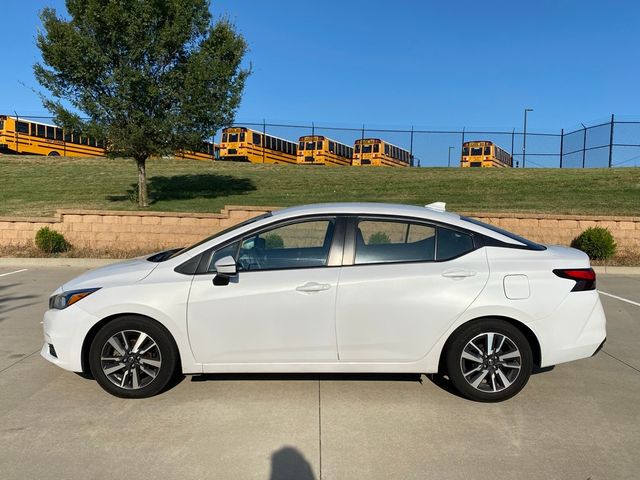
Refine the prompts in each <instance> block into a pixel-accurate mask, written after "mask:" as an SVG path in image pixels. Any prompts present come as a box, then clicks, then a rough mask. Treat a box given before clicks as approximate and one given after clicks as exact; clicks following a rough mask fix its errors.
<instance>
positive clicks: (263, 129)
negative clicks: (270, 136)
mask: <svg viewBox="0 0 640 480" xmlns="http://www.w3.org/2000/svg"><path fill="white" fill-rule="evenodd" d="M266 136H267V121H266V120H265V119H264V118H263V119H262V163H264V150H265V145H266V140H267V139H266Z"/></svg>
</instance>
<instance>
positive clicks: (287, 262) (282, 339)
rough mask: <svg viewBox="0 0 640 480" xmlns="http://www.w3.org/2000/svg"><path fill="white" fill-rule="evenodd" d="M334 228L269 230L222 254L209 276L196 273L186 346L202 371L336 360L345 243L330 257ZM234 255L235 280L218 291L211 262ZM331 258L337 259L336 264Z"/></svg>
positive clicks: (320, 223) (330, 224) (311, 222)
mask: <svg viewBox="0 0 640 480" xmlns="http://www.w3.org/2000/svg"><path fill="white" fill-rule="evenodd" d="M335 225H336V219H335V218H332V217H328V218H327V217H323V218H313V219H305V220H298V221H297V222H293V223H291V222H289V223H287V224H279V225H278V226H271V227H269V228H268V229H267V230H263V231H260V232H257V233H252V234H250V235H249V236H246V237H244V238H242V239H238V240H237V241H234V242H233V243H231V244H229V245H227V246H226V247H224V248H221V249H218V250H217V251H216V252H215V253H214V254H213V255H212V257H211V260H210V262H209V265H210V267H209V271H208V272H207V273H204V274H199V275H198V274H197V275H194V277H193V282H192V285H191V291H190V295H189V305H188V314H187V317H188V329H189V340H190V343H191V347H192V349H193V354H194V356H195V358H196V359H197V361H199V362H201V363H203V364H205V366H204V368H205V371H207V366H206V364H220V363H289V362H291V363H300V362H330V361H334V362H335V361H337V349H336V339H335V315H334V312H335V296H336V287H337V282H338V275H339V270H340V269H339V267H338V265H337V263H338V262H339V260H340V258H341V255H342V250H341V248H342V243H341V240H340V242H339V243H340V245H339V248H340V251H339V252H336V253H334V251H331V247H332V239H333V233H334V231H335V230H336V229H335ZM334 248H337V247H334ZM229 255H230V256H233V257H234V258H235V259H236V260H237V267H238V274H237V275H236V276H233V277H231V278H230V279H229V283H228V284H227V285H214V282H213V280H214V278H215V277H216V272H215V268H214V264H215V262H216V261H217V260H219V259H221V258H222V257H225V256H229ZM330 258H337V260H336V261H335V266H330V264H331V263H333V261H330ZM217 283H220V282H217ZM209 370H215V366H214V368H212V369H209Z"/></svg>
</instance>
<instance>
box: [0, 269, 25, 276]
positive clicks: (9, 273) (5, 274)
mask: <svg viewBox="0 0 640 480" xmlns="http://www.w3.org/2000/svg"><path fill="white" fill-rule="evenodd" d="M27 270H29V269H28V268H23V269H22V270H16V271H15V272H7V273H0V277H6V276H7V275H13V274H14V273H20V272H26V271H27Z"/></svg>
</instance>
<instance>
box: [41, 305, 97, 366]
mask: <svg viewBox="0 0 640 480" xmlns="http://www.w3.org/2000/svg"><path fill="white" fill-rule="evenodd" d="M98 320H99V319H98V318H97V317H94V316H93V315H90V314H88V313H87V312H85V311H84V310H82V309H81V308H79V307H77V306H76V305H71V306H70V307H68V308H65V309H64V310H47V312H46V313H45V314H44V320H43V322H42V323H43V329H44V345H43V346H42V350H41V351H40V355H41V356H42V357H43V358H45V359H46V360H48V361H50V362H51V363H53V364H55V365H57V366H59V367H61V368H64V369H65V370H70V371H72V372H82V345H83V343H84V339H85V338H86V336H87V333H89V330H90V329H91V327H93V326H94V325H95V324H96V323H97V322H98ZM51 345H53V351H52V349H51V347H50V346H51ZM54 352H55V355H53V353H54Z"/></svg>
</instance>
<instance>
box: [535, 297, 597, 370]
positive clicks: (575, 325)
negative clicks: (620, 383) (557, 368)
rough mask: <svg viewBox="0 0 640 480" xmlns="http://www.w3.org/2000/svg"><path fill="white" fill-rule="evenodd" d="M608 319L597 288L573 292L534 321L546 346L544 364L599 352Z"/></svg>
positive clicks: (579, 357)
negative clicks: (548, 314) (551, 311)
mask: <svg viewBox="0 0 640 480" xmlns="http://www.w3.org/2000/svg"><path fill="white" fill-rule="evenodd" d="M606 324H607V319H606V317H605V314H604V310H603V308H602V304H601V303H600V297H599V295H598V292H597V291H596V290H593V291H590V292H574V293H570V294H569V295H568V297H567V299H566V300H565V302H563V304H562V305H561V306H560V307H559V308H558V309H557V310H556V311H555V312H554V313H553V314H552V315H551V316H549V317H547V318H545V319H543V320H538V321H535V322H531V323H530V324H528V325H529V327H531V328H532V330H534V333H535V334H536V336H537V337H538V340H539V342H540V348H541V350H542V358H541V365H540V366H541V367H548V366H551V365H557V364H559V363H564V362H570V361H573V360H579V359H581V358H588V357H591V356H593V355H595V354H596V353H597V352H598V351H599V350H600V348H602V345H603V344H604V341H605V339H606V338H607V328H606Z"/></svg>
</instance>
